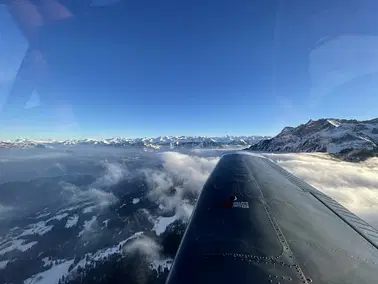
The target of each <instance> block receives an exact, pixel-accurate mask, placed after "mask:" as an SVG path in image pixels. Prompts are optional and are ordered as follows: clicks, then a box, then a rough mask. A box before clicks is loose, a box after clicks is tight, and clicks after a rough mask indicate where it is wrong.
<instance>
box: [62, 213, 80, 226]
mask: <svg viewBox="0 0 378 284" xmlns="http://www.w3.org/2000/svg"><path fill="white" fill-rule="evenodd" d="M78 220H79V216H78V215H73V216H70V217H69V218H68V219H67V223H66V225H65V227H66V228H71V227H73V226H76V224H77V221H78Z"/></svg>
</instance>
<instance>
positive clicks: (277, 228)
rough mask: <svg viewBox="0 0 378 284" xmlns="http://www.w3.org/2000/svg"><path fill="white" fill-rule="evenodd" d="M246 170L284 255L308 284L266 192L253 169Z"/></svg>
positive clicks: (304, 282)
mask: <svg viewBox="0 0 378 284" xmlns="http://www.w3.org/2000/svg"><path fill="white" fill-rule="evenodd" d="M246 168H247V169H248V171H249V173H250V177H251V180H252V181H253V183H254V184H255V185H256V187H257V188H258V189H259V191H260V194H261V197H262V199H263V202H262V204H263V206H264V209H265V211H266V214H267V216H268V218H269V221H270V222H271V224H272V226H273V228H274V231H275V233H276V235H277V237H278V239H279V241H280V243H281V245H282V246H283V254H285V253H286V254H288V256H289V258H291V259H292V260H293V262H294V263H295V265H296V272H297V274H298V275H299V277H300V278H301V279H302V280H303V284H308V281H307V277H306V276H305V274H304V272H303V270H302V268H301V267H300V266H299V263H298V261H297V260H296V258H295V255H294V252H293V251H292V250H291V248H290V246H289V243H288V242H287V240H286V238H285V236H284V234H283V232H282V230H281V228H280V226H279V225H278V223H277V222H276V220H275V219H274V216H273V214H272V213H271V211H270V209H269V206H268V204H267V202H266V199H265V196H264V192H263V191H262V189H261V187H260V186H259V184H258V183H257V181H256V179H255V177H254V175H253V173H252V171H251V169H250V168H249V165H248V164H247V163H246Z"/></svg>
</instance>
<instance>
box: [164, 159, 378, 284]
mask: <svg viewBox="0 0 378 284" xmlns="http://www.w3.org/2000/svg"><path fill="white" fill-rule="evenodd" d="M377 269H378V232H377V230H375V229H374V228H373V227H371V226H370V225H369V224H367V223H366V222H365V221H363V220H361V219H360V218H358V217H357V216H356V215H354V214H353V213H351V212H350V211H348V210H347V209H346V208H344V207H343V206H341V205H340V204H339V203H337V202H336V201H334V200H333V199H332V198H330V197H328V196H327V195H325V194H323V193H322V192H320V191H318V190H317V189H315V188H314V187H312V186H310V185H308V184H306V183H305V182H303V181H301V180H300V179H298V178H296V177H295V176H293V175H292V174H290V173H288V172H287V171H286V170H284V169H282V168H281V167H279V166H278V165H276V164H275V163H273V162H271V161H270V160H268V159H267V158H264V157H262V156H256V155H252V154H250V153H239V152H238V153H233V154H227V155H224V156H223V157H222V158H221V160H220V161H219V162H218V164H217V166H216V167H215V169H214V171H213V172H212V174H211V175H210V177H209V179H208V180H207V182H206V184H205V185H204V188H203V191H202V193H201V195H200V197H199V199H198V201H197V204H196V207H195V209H194V212H193V215H192V217H191V220H190V222H189V225H188V227H187V229H186V232H185V234H184V237H183V239H182V242H181V244H180V247H179V250H178V253H177V255H176V258H175V261H174V263H173V266H172V269H171V272H170V274H169V276H168V279H167V283H169V284H172V283H191V284H193V283H235V284H236V283H237V284H240V283H276V284H278V283H280V284H285V283H296V284H297V283H303V284H306V283H318V284H323V283H324V284H325V283H327V284H331V283H332V284H336V283H340V284H341V283H342V284H348V283H358V284H363V283H377V281H378V272H377V271H378V270H377Z"/></svg>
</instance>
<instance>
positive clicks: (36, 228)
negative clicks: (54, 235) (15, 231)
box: [19, 221, 54, 237]
mask: <svg viewBox="0 0 378 284" xmlns="http://www.w3.org/2000/svg"><path fill="white" fill-rule="evenodd" d="M53 227H54V226H46V222H44V221H40V222H38V223H35V224H30V225H28V226H27V228H28V229H26V230H24V231H23V232H22V234H21V235H20V236H19V237H23V236H28V235H34V234H37V235H40V236H42V235H44V234H46V233H47V232H49V231H51V229H52V228H53Z"/></svg>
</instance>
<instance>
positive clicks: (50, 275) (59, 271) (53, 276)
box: [24, 259, 74, 284]
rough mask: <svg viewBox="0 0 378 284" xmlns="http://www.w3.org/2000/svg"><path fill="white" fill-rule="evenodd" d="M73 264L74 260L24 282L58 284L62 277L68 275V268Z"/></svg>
mask: <svg viewBox="0 0 378 284" xmlns="http://www.w3.org/2000/svg"><path fill="white" fill-rule="evenodd" d="M73 262H74V260H73V259H72V260H67V261H64V262H62V263H60V264H57V265H54V266H52V267H51V268H50V269H48V270H46V271H44V272H41V273H38V274H36V275H34V276H33V277H31V278H28V279H26V280H24V284H30V283H33V284H56V283H58V281H59V279H60V278H62V276H66V275H67V273H68V268H69V267H70V265H71V264H72V263H73Z"/></svg>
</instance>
